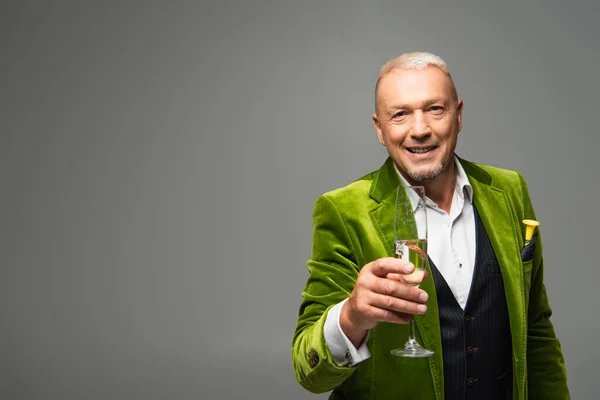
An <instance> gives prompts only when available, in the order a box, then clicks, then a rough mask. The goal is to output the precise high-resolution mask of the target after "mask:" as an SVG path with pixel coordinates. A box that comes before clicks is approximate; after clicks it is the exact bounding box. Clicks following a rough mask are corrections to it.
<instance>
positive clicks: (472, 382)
mask: <svg viewBox="0 0 600 400" xmlns="http://www.w3.org/2000/svg"><path fill="white" fill-rule="evenodd" d="M478 380H479V378H469V379H467V385H469V386H473V385H475V383H477V381H478Z"/></svg>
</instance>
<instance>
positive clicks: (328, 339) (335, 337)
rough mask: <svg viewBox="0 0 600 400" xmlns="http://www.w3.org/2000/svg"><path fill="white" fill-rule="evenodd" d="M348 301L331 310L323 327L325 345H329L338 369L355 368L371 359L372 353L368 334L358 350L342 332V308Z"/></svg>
mask: <svg viewBox="0 0 600 400" xmlns="http://www.w3.org/2000/svg"><path fill="white" fill-rule="evenodd" d="M346 301H348V299H346V300H344V301H342V302H340V303H338V304H336V305H335V306H333V307H331V308H330V309H329V312H328V313H327V317H326V318H325V325H324V327H323V335H324V336H325V343H326V344H327V347H329V352H330V353H331V358H332V359H333V362H334V363H335V364H336V365H337V366H338V367H344V366H350V367H353V366H355V365H357V364H358V363H360V362H362V361H364V360H366V359H368V358H369V357H371V353H370V352H369V349H368V348H367V339H369V334H368V333H367V336H366V337H365V340H363V342H362V344H361V345H360V347H359V348H358V349H357V348H356V347H354V345H353V344H352V342H351V341H350V339H348V337H347V336H346V335H345V334H344V331H342V327H341V326H340V313H341V310H342V306H343V305H344V303H345V302H346Z"/></svg>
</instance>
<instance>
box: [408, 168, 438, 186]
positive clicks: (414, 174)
mask: <svg viewBox="0 0 600 400" xmlns="http://www.w3.org/2000/svg"><path fill="white" fill-rule="evenodd" d="M443 170H444V167H443V166H442V165H438V166H437V167H435V168H429V169H426V170H425V169H419V170H417V169H413V170H409V171H406V172H407V174H408V176H409V177H410V178H411V179H412V180H413V181H415V182H417V183H427V182H431V181H432V180H434V179H435V178H437V177H438V175H439V174H441V173H442V171H443Z"/></svg>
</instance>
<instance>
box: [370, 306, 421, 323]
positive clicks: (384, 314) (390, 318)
mask: <svg viewBox="0 0 600 400" xmlns="http://www.w3.org/2000/svg"><path fill="white" fill-rule="evenodd" d="M368 314H369V315H370V317H371V318H372V319H373V320H375V321H377V322H392V323H395V324H408V323H409V322H410V321H411V320H413V319H414V315H412V314H404V313H400V312H396V311H392V310H386V309H385V308H377V307H369V311H368Z"/></svg>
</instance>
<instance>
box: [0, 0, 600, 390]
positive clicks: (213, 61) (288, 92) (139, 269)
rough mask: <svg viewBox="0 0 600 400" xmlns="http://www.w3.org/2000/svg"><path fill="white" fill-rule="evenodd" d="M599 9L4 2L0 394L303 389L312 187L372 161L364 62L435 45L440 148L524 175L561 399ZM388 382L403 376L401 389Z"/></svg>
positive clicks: (590, 336)
mask: <svg viewBox="0 0 600 400" xmlns="http://www.w3.org/2000/svg"><path fill="white" fill-rule="evenodd" d="M599 11H600V6H599V5H598V3H597V2H595V1H592V0H589V1H585V0H572V1H570V2H563V1H552V0H549V1H541V0H540V1H522V0H505V1H477V0H455V1H431V0H430V1H418V2H416V1H414V2H408V1H391V0H387V1H386V0H379V1H375V0H373V1H368V2H367V1H348V0H329V1H328V0H323V1H317V0H313V1H298V0H284V1H276V0H271V1H269V0H262V1H258V0H223V1H214V2H207V1H196V2H192V1H170V2H167V1H125V0H124V1H72V2H65V1H37V2H36V1H18V0H13V1H2V2H1V4H0V183H1V190H2V191H1V196H0V398H2V399H10V400H13V399H14V400H21V399H45V400H48V399H90V400H95V399H131V400H138V399H139V400H142V399H144V400H146V399H230V398H262V399H271V398H273V399H311V398H323V397H326V395H318V396H317V395H312V394H310V393H308V392H306V391H304V389H302V388H301V387H300V386H299V385H298V384H297V382H296V380H295V377H294V374H293V370H292V363H291V356H290V353H291V341H292V336H293V332H294V328H295V324H296V318H297V312H298V306H299V305H300V301H301V292H302V289H303V287H304V284H305V281H306V278H307V276H308V271H307V268H306V261H307V260H308V258H309V257H310V246H311V212H312V207H313V204H314V201H315V199H316V198H317V196H318V195H320V194H321V193H323V192H325V191H328V190H331V189H334V188H336V187H340V186H343V185H345V184H347V183H349V182H351V181H352V180H354V179H356V178H358V177H360V176H362V175H363V174H366V173H367V172H369V171H372V170H375V169H377V168H379V166H380V165H381V164H382V163H383V161H384V159H385V157H386V156H387V153H386V152H385V149H384V148H383V147H382V146H381V145H380V144H379V143H378V142H377V138H376V135H375V131H374V129H373V127H372V123H371V119H370V116H371V113H372V111H373V90H374V85H375V81H376V79H377V75H378V71H379V68H380V67H381V65H382V64H383V63H385V62H386V61H387V60H388V59H390V58H392V57H395V56H397V55H399V54H401V53H404V52H406V51H415V50H423V51H430V52H434V53H436V54H438V55H440V56H441V57H442V58H444V59H445V60H446V62H447V63H448V65H449V67H450V70H451V72H452V74H453V77H454V80H455V83H456V85H457V87H458V91H459V96H460V97H461V98H462V99H463V100H464V102H465V109H464V115H463V121H464V126H463V131H462V132H461V134H460V136H459V145H458V149H457V153H458V154H459V155H460V156H462V157H464V158H467V159H470V160H473V161H477V162H485V163H488V164H492V165H497V166H501V167H505V168H510V169H516V170H519V171H521V172H522V173H523V175H524V176H525V178H526V179H527V181H528V183H529V188H530V191H531V196H532V199H533V201H534V204H535V207H536V212H537V215H538V218H539V220H540V221H541V230H542V234H543V235H544V250H545V265H546V270H545V275H546V276H545V278H546V284H547V288H548V292H549V296H550V303H551V305H552V307H553V309H554V316H553V321H554V323H555V327H556V331H557V334H558V336H559V337H560V338H561V340H562V344H563V349H564V354H565V358H566V364H567V370H568V374H569V381H570V387H571V391H572V395H573V398H575V399H595V398H597V379H598V372H597V363H598V359H599V357H600V350H599V349H600V345H599V344H598V342H597V338H598V337H599V336H600V324H599V323H598V311H597V310H598V307H599V306H600V301H599V300H598V298H599V295H598V291H599V290H598V282H600V273H599V270H600V268H599V267H598V262H597V257H596V246H597V244H596V236H595V235H596V226H597V225H598V222H599V217H598V206H597V201H598V198H599V179H598V166H597V164H598V150H599V144H600V140H599V132H598V126H599V122H600V121H599V119H598V117H599V115H600V107H599V106H600V104H599V100H598V96H599V94H600V83H599V82H600V80H599V78H598V65H600V54H599V53H600V51H599V47H598V40H599V39H600V27H599V24H598V23H597V16H598V15H599ZM399 384H403V383H399Z"/></svg>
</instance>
